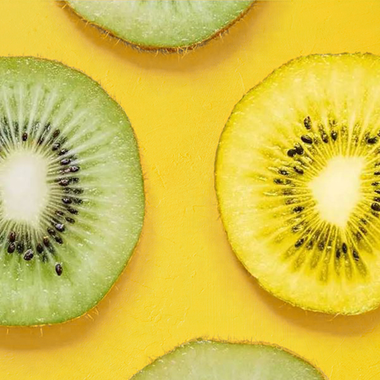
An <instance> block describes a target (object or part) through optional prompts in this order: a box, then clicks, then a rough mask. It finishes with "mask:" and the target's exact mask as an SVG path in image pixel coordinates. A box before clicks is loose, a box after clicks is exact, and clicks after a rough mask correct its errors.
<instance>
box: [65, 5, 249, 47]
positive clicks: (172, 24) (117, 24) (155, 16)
mask: <svg viewBox="0 0 380 380" xmlns="http://www.w3.org/2000/svg"><path fill="white" fill-rule="evenodd" d="M67 3H68V4H69V5H70V6H71V7H72V8H73V9H74V10H75V12H77V13H78V14H79V15H81V16H82V17H83V18H85V19H86V20H88V21H90V22H91V23H94V24H96V25H98V26H100V27H102V28H104V29H106V30H108V31H110V32H111V33H112V34H114V35H116V36H117V37H120V38H121V39H123V40H125V41H128V42H130V43H133V44H136V45H139V46H141V47H144V48H152V49H155V48H184V47H189V46H192V45H195V44H198V43H200V42H203V41H205V40H207V39H209V38H211V37H213V36H214V35H216V34H218V33H219V32H220V31H221V30H224V29H226V28H227V27H228V26H229V25H230V24H232V23H233V22H234V21H235V20H236V19H238V18H239V17H240V16H241V15H242V14H243V13H244V12H245V11H247V9H248V8H249V7H250V6H251V5H252V3H253V1H252V0H251V1H247V0H233V1H230V0H224V1H219V0H213V1H209V0H176V1H173V0H157V1H155V0H154V1H146V0H109V1H105V0H67Z"/></svg>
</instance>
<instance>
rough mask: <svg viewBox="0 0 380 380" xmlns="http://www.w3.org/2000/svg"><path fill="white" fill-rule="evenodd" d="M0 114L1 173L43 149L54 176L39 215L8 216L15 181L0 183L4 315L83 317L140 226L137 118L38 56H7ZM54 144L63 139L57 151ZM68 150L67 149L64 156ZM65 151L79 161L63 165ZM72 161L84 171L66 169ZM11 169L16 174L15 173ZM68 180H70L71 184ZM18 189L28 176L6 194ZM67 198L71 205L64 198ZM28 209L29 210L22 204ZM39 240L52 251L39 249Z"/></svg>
mask: <svg viewBox="0 0 380 380" xmlns="http://www.w3.org/2000/svg"><path fill="white" fill-rule="evenodd" d="M0 115H1V117H0V120H1V119H2V120H3V121H2V122H1V124H0V174H1V175H4V174H2V173H4V167H6V165H8V163H9V162H10V160H12V159H13V158H12V157H15V154H18V153H19V152H21V155H22V158H23V159H24V156H27V157H31V158H33V159H34V158H35V157H37V158H38V160H41V162H46V164H47V175H46V178H43V179H42V182H45V183H41V184H38V185H36V186H35V187H36V189H37V190H38V189H39V188H42V187H46V188H47V195H46V197H45V199H43V202H45V204H46V206H44V207H42V212H41V213H40V214H38V215H37V216H36V218H35V219H33V224H32V223H31V222H32V221H29V220H24V221H20V220H13V219H12V218H9V215H8V216H7V214H6V212H5V210H6V209H7V207H8V208H9V203H6V202H5V201H4V197H5V195H4V194H5V191H6V184H7V183H8V184H9V182H10V181H4V182H3V183H1V184H0V324H2V325H37V324H50V323H58V322H63V321H66V320H68V319H71V318H74V317H78V316H80V315H82V314H84V313H85V312H86V311H88V310H89V309H91V308H92V307H93V306H95V305H96V304H97V303H98V302H99V300H101V299H102V297H103V296H104V295H105V294H106V293H107V292H108V291H109V289H110V288H111V286H112V285H113V283H114V282H115V281H116V279H117V278H118V276H119V275H120V273H121V272H122V270H123V268H124V266H125V265H126V262H127V261H128V259H129V258H130V256H131V254H132V251H133V249H134V247H135V245H136V243H137V240H138V237H139V234H140V231H141V227H142V222H143V214H144V193H143V182H142V174H141V167H140V160H139V154H138V149H137V144H136V141H135V138H134V135H133V131H132V129H131V127H130V123H129V121H128V118H127V116H126V115H125V113H124V112H123V111H122V109H121V108H120V107H119V106H118V104H116V103H115V102H114V101H113V100H112V99H111V98H110V97H109V96H108V95H107V94H106V93H105V92H104V91H103V90H102V88H101V87H100V86H99V85H98V84H97V83H96V82H94V81H93V80H91V79H90V78H89V77H87V76H85V75H83V74H82V73H80V72H78V71H75V70H72V69H70V68H68V67H65V66H63V65H61V64H58V63H55V62H50V61H45V60H38V59H34V58H1V59H0ZM57 130H59V131H60V134H59V136H58V137H57V138H56V139H54V136H55V135H54V133H56V134H57V133H58V132H55V131H57ZM25 133H26V134H27V138H26V139H25V141H24V140H23V135H24V134H25ZM38 140H40V142H39V143H38ZM41 140H43V141H41ZM53 143H60V147H59V149H58V150H56V151H54V150H53V148H52V144H53ZM61 149H67V150H68V152H66V153H64V152H63V154H61V155H59V153H58V152H61ZM15 152H16V153H15ZM25 152H26V153H25ZM61 153H62V152H61ZM23 155H24V156H23ZM64 159H70V160H71V163H70V164H66V165H63V164H62V162H61V161H62V160H64ZM23 165H25V167H27V165H28V162H25V163H24V164H23ZM73 166H77V167H79V168H80V170H79V171H78V172H75V173H71V172H70V173H61V170H64V169H66V170H68V169H69V168H70V167H73ZM37 169H38V165H37ZM21 170H24V169H23V168H22V167H21ZM25 170H26V169H25ZM12 175H13V174H12V173H8V174H7V176H8V177H7V178H11V179H12V180H13V179H14V180H15V181H16V179H17V178H16V177H15V178H13V177H12ZM74 178H76V179H74ZM62 179H68V181H69V184H67V185H66V186H63V184H64V182H63V183H62V182H61V183H59V182H58V181H60V180H62ZM17 180H19V179H17ZM32 182H33V181H32ZM32 182H31V183H32ZM11 183H12V182H11ZM27 185H28V184H27V183H26V184H25V186H27ZM29 185H30V184H29ZM16 187H17V188H16ZM10 188H11V190H12V187H10ZM17 191H25V189H22V179H21V189H20V183H19V182H17V185H15V192H14V193H13V194H12V191H11V195H7V196H8V197H11V198H12V197H15V196H16V195H15V194H16V192H17ZM64 197H65V198H69V199H70V200H69V201H68V202H71V204H69V205H66V204H65V203H63V201H62V198H64ZM66 201H67V199H66ZM69 209H70V210H71V211H69ZM19 211H20V212H24V211H25V210H23V209H22V207H21V206H20V210H19ZM56 211H58V212H60V213H63V214H64V215H57V214H56ZM66 218H69V221H70V222H69V221H68V220H67V219H66ZM73 221H74V222H75V223H73ZM57 223H59V224H64V226H65V231H64V232H62V233H61V232H59V231H58V230H57V229H56V228H55V224H57ZM48 228H52V229H53V230H54V231H55V232H52V231H51V232H52V234H53V235H55V236H51V235H50V234H49V233H48V232H47V229H48ZM11 231H16V232H17V233H16V235H17V236H16V242H15V246H16V249H15V251H14V252H13V253H8V251H9V246H10V244H11V242H10V238H9V234H10V232H11ZM56 237H57V238H58V240H59V238H61V239H62V242H61V244H59V243H58V242H56V241H55V238H56ZM44 238H45V239H46V238H48V239H49V240H48V244H45V245H44V243H43V239H44ZM20 242H22V244H23V245H24V246H23V247H22V245H21V246H20V244H19V243H20ZM38 244H40V248H41V246H42V248H43V252H37V251H38V248H37V245H38ZM17 248H20V249H19V251H20V252H18V251H17ZM28 248H29V249H31V250H32V251H33V254H34V256H33V258H32V259H31V260H30V261H27V260H25V259H24V255H25V252H26V251H27V249H28ZM57 264H59V265H61V267H62V270H63V272H62V274H61V275H58V274H57V269H56V266H57Z"/></svg>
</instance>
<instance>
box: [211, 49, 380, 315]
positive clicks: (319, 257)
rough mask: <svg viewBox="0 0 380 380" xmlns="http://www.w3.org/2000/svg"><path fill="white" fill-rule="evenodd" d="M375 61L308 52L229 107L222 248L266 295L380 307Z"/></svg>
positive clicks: (219, 169)
mask: <svg viewBox="0 0 380 380" xmlns="http://www.w3.org/2000/svg"><path fill="white" fill-rule="evenodd" d="M379 72H380V58H379V57H377V56H374V55H371V54H341V55H313V56H308V57H303V58H299V59H296V60H294V61H292V62H290V63H289V64H287V65H285V66H283V67H281V68H279V69H278V70H276V71H275V72H274V73H272V74H271V75H270V76H269V77H268V78H266V79H265V80H264V81H263V82H262V83H261V84H259V85H258V86H257V87H255V88H254V89H253V90H251V91H250V92H249V93H248V94H247V95H246V96H245V97H244V98H243V100H242V101H241V102H240V103H239V104H238V105H237V106H236V107H235V110H234V111H233V113H232V115H231V117H230V119H229V121H228V123H227V126H226V127H225V129H224V132H223V134H222V136H221V139H220V143H219V150H218V154H217V161H216V189H217V194H218V199H219V205H220V211H221V215H222V219H223V222H224V225H225V228H226V231H227V234H228V238H229V240H230V242H231V245H232V247H233V249H234V251H235V252H236V254H237V256H238V257H239V259H240V260H241V261H242V263H243V264H244V266H245V267H246V268H247V270H248V271H249V272H250V273H251V274H252V275H254V276H255V277H256V278H257V279H258V281H259V282H260V284H261V285H262V286H263V287H264V288H265V289H267V290H268V291H269V292H270V293H272V294H274V295H275V296H277V297H279V298H281V299H283V300H285V301H288V302H290V303H291V304H293V305H296V306H300V307H302V308H304V309H309V310H315V311H320V312H325V313H331V314H360V313H364V312H366V311H369V310H372V309H374V308H376V307H378V305H379V304H380V239H379V238H378V236H379V231H380V96H379V94H380V75H379Z"/></svg>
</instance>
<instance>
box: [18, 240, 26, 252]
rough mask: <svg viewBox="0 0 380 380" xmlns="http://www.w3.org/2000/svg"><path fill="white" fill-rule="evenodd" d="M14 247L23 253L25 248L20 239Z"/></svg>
mask: <svg viewBox="0 0 380 380" xmlns="http://www.w3.org/2000/svg"><path fill="white" fill-rule="evenodd" d="M16 248H17V252H18V253H23V252H24V248H25V246H24V243H23V242H22V241H19V242H18V243H17V245H16Z"/></svg>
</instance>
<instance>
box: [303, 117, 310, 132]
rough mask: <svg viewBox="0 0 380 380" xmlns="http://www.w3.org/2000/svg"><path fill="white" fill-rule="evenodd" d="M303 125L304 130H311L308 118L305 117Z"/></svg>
mask: <svg viewBox="0 0 380 380" xmlns="http://www.w3.org/2000/svg"><path fill="white" fill-rule="evenodd" d="M303 125H304V126H305V128H306V129H308V130H310V129H311V118H310V116H307V117H305V119H304V121H303Z"/></svg>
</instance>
